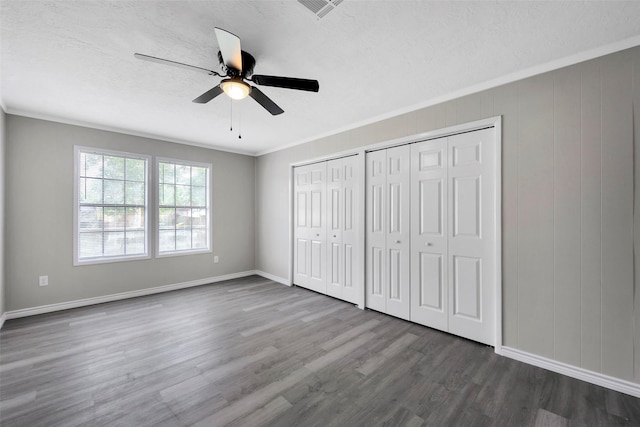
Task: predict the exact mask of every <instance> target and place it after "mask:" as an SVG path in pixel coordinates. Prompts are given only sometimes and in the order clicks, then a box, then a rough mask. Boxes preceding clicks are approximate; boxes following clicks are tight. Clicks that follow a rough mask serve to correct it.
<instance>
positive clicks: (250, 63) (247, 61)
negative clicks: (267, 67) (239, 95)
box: [218, 50, 256, 79]
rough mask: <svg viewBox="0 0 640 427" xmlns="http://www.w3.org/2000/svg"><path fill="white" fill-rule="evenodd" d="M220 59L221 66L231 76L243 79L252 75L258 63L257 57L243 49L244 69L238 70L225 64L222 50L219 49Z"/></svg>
mask: <svg viewBox="0 0 640 427" xmlns="http://www.w3.org/2000/svg"><path fill="white" fill-rule="evenodd" d="M218 61H219V62H220V66H221V67H222V69H223V70H224V71H225V73H226V74H227V75H228V76H229V77H241V78H243V79H246V78H249V77H251V75H253V67H254V66H255V65H256V59H255V58H254V57H253V55H251V54H250V53H247V52H245V51H244V50H243V51H242V71H240V70H236V69H235V68H233V67H229V66H227V65H225V63H224V59H223V58H222V52H220V51H218Z"/></svg>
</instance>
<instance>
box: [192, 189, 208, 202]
mask: <svg viewBox="0 0 640 427" xmlns="http://www.w3.org/2000/svg"><path fill="white" fill-rule="evenodd" d="M206 205H207V192H206V189H205V188H204V187H191V206H206Z"/></svg>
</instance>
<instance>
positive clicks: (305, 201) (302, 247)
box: [293, 167, 311, 287]
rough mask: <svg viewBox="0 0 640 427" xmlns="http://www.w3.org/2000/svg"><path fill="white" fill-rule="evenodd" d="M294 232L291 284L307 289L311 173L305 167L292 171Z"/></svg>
mask: <svg viewBox="0 0 640 427" xmlns="http://www.w3.org/2000/svg"><path fill="white" fill-rule="evenodd" d="M293 181H294V186H293V188H294V190H293V191H294V196H293V212H294V215H293V216H294V218H293V221H294V230H293V236H294V238H293V240H294V243H293V283H295V284H296V285H299V286H304V287H307V286H308V285H309V274H310V266H309V254H310V252H309V248H310V243H309V230H308V229H309V193H310V190H311V187H310V184H311V171H310V170H309V168H307V167H297V168H295V169H294V170H293Z"/></svg>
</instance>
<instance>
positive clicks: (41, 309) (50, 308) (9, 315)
mask: <svg viewBox="0 0 640 427" xmlns="http://www.w3.org/2000/svg"><path fill="white" fill-rule="evenodd" d="M254 274H258V273H257V272H256V271H255V270H249V271H242V272H239V273H231V274H225V275H223V276H216V277H207V278H205V279H198V280H191V281H189V282H182V283H174V284H172V285H164V286H156V287H154V288H147V289H140V290H138V291H130V292H121V293H118V294H111V295H104V296H100V297H94V298H85V299H81V300H75V301H68V302H61V303H56V304H48V305H41V306H38V307H30V308H23V309H20V310H13V311H7V312H6V313H4V314H3V315H2V317H1V318H0V320H1V321H0V328H1V327H2V324H3V322H4V320H5V319H7V320H8V319H17V318H20V317H27V316H35V315H37V314H44V313H51V312H54V311H61V310H68V309H70V308H77V307H84V306H87V305H94V304H102V303H105V302H111V301H118V300H122V299H127V298H135V297H141V296H145V295H152V294H159V293H162V292H169V291H175V290H178V289H184V288H191V287H194V286H201V285H208V284H210V283H216V282H222V281H225V280H231V279H238V278H240V277H247V276H252V275H254Z"/></svg>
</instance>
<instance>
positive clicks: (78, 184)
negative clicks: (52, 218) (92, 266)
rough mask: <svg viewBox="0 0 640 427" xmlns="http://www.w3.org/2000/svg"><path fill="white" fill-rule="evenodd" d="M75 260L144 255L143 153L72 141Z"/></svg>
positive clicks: (146, 164) (145, 166) (145, 173)
mask: <svg viewBox="0 0 640 427" xmlns="http://www.w3.org/2000/svg"><path fill="white" fill-rule="evenodd" d="M75 162H76V166H75V202H76V203H75V212H74V231H75V233H74V261H75V264H76V265H78V264H85V263H97V262H109V261H122V260H126V259H140V258H148V257H149V251H148V233H147V224H148V218H147V217H148V214H147V200H148V195H147V193H148V181H149V179H148V176H149V170H148V169H149V157H147V156H142V155H138V154H130V153H122V152H116V151H110V150H98V149H94V148H86V147H75Z"/></svg>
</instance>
